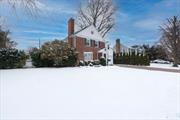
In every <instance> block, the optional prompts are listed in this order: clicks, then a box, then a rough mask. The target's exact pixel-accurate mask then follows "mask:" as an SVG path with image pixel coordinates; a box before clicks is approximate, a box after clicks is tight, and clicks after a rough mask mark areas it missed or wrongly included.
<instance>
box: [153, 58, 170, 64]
mask: <svg viewBox="0 0 180 120" xmlns="http://www.w3.org/2000/svg"><path fill="white" fill-rule="evenodd" d="M152 63H160V64H170V62H169V61H166V60H161V59H157V60H153V61H152Z"/></svg>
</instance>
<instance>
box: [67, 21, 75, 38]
mask: <svg viewBox="0 0 180 120" xmlns="http://www.w3.org/2000/svg"><path fill="white" fill-rule="evenodd" d="M72 34H74V19H73V18H70V19H69V21H68V36H70V35H72Z"/></svg>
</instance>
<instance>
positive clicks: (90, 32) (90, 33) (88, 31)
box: [75, 25, 104, 42]
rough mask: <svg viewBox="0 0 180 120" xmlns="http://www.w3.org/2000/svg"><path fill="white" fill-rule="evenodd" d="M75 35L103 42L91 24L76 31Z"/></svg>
mask: <svg viewBox="0 0 180 120" xmlns="http://www.w3.org/2000/svg"><path fill="white" fill-rule="evenodd" d="M75 35H76V36H78V37H83V38H88V39H93V40H96V41H103V42H104V40H103V38H102V36H101V35H100V34H99V32H98V31H97V30H96V28H95V27H94V26H93V25H91V26H89V27H87V28H85V29H83V30H81V31H79V32H77V33H76V34H75Z"/></svg>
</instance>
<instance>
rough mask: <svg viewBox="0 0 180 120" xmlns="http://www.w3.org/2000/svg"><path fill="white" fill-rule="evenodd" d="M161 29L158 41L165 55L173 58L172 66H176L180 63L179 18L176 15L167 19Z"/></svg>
mask: <svg viewBox="0 0 180 120" xmlns="http://www.w3.org/2000/svg"><path fill="white" fill-rule="evenodd" d="M161 31H162V36H161V39H160V42H161V44H162V46H163V47H164V50H165V51H166V53H167V55H168V56H169V57H170V58H171V59H173V61H174V65H173V66H177V65H178V63H180V19H178V17H177V16H174V17H173V18H169V19H167V23H165V24H164V25H163V26H161Z"/></svg>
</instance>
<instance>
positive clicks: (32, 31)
mask: <svg viewBox="0 0 180 120" xmlns="http://www.w3.org/2000/svg"><path fill="white" fill-rule="evenodd" d="M23 32H25V33H37V34H51V35H59V34H61V33H59V32H50V31H42V30H26V31H23Z"/></svg>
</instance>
